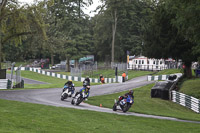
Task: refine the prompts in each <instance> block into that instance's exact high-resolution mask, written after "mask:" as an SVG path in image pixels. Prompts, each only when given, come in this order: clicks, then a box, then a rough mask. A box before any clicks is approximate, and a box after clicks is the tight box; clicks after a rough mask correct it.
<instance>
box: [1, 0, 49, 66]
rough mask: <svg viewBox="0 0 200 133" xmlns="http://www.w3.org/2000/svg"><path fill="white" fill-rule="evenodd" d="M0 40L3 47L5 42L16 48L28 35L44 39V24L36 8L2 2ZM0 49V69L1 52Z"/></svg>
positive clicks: (8, 1)
mask: <svg viewBox="0 0 200 133" xmlns="http://www.w3.org/2000/svg"><path fill="white" fill-rule="evenodd" d="M0 10H1V12H0V27H1V30H0V35H1V36H0V38H1V39H0V40H1V43H0V44H1V45H2V46H4V45H5V44H6V43H7V42H9V43H11V44H15V45H16V46H17V45H19V44H22V40H25V39H26V37H27V35H29V34H40V35H41V36H42V37H44V38H46V34H45V24H44V23H43V20H42V17H41V14H40V11H41V10H42V9H41V8H39V7H37V6H31V7H29V6H28V5H24V6H20V5H19V4H18V3H17V2H16V1H15V0H3V4H2V5H1V8H0ZM1 49H2V48H1V47H0V55H1V56H0V69H1V59H2V55H3V53H2V51H1Z"/></svg>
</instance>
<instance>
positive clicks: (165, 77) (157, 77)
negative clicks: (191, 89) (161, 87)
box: [147, 73, 182, 81]
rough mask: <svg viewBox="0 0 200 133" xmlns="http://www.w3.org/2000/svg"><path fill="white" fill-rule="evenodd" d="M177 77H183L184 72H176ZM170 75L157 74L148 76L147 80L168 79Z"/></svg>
mask: <svg viewBox="0 0 200 133" xmlns="http://www.w3.org/2000/svg"><path fill="white" fill-rule="evenodd" d="M173 75H177V77H178V78H179V77H181V76H182V73H175V74H173ZM169 76H170V75H156V76H147V81H158V80H167V79H168V77H169Z"/></svg>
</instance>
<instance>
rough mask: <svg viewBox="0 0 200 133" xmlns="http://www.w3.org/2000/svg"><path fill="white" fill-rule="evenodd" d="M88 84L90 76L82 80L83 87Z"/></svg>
mask: <svg viewBox="0 0 200 133" xmlns="http://www.w3.org/2000/svg"><path fill="white" fill-rule="evenodd" d="M86 86H90V78H89V77H88V76H87V77H86V78H85V80H84V81H83V87H86Z"/></svg>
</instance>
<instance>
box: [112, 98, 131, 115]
mask: <svg viewBox="0 0 200 133" xmlns="http://www.w3.org/2000/svg"><path fill="white" fill-rule="evenodd" d="M121 99H122V97H121V96H119V100H118V101H116V99H115V103H114V105H113V111H116V110H117V107H118V106H119V107H120V108H121V110H122V111H123V112H124V113H125V112H127V111H128V110H129V108H131V105H132V104H133V103H134V101H133V99H132V98H131V97H130V96H128V97H127V98H123V99H122V100H121Z"/></svg>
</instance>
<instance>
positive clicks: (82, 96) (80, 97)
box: [71, 92, 87, 105]
mask: <svg viewBox="0 0 200 133" xmlns="http://www.w3.org/2000/svg"><path fill="white" fill-rule="evenodd" d="M86 98H87V94H85V92H82V93H78V94H77V95H76V96H75V97H74V98H73V99H72V101H71V104H73V105H74V104H75V105H79V104H80V103H81V102H83V101H84V100H85V99H86Z"/></svg>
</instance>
